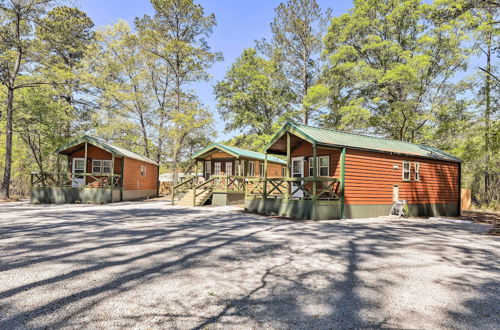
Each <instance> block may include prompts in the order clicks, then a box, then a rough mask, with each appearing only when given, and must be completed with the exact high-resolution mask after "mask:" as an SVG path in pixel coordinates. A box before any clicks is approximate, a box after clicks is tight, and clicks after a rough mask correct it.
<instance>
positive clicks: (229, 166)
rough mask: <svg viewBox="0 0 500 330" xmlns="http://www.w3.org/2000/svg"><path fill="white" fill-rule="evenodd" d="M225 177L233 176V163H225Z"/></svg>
mask: <svg viewBox="0 0 500 330" xmlns="http://www.w3.org/2000/svg"><path fill="white" fill-rule="evenodd" d="M226 175H233V163H230V162H228V163H226Z"/></svg>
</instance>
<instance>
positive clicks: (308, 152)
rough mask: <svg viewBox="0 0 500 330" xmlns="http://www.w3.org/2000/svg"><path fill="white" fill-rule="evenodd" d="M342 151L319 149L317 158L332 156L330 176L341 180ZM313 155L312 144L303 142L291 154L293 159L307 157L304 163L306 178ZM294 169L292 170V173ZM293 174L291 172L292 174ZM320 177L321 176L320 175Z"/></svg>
mask: <svg viewBox="0 0 500 330" xmlns="http://www.w3.org/2000/svg"><path fill="white" fill-rule="evenodd" d="M340 154H341V151H340V150H332V149H322V148H318V149H317V156H318V157H319V156H330V176H331V177H335V178H339V177H340ZM312 155H313V148H312V144H311V143H309V142H305V141H303V142H301V143H300V144H299V145H298V146H297V148H295V149H294V150H293V151H292V152H291V156H292V157H301V156H304V157H306V161H305V162H304V176H309V157H312ZM291 170H292V169H290V171H291ZM290 173H291V172H290ZM318 175H319V174H318Z"/></svg>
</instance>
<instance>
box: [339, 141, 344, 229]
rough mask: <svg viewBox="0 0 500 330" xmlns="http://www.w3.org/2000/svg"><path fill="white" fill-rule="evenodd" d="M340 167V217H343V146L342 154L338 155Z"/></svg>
mask: <svg viewBox="0 0 500 330" xmlns="http://www.w3.org/2000/svg"><path fill="white" fill-rule="evenodd" d="M340 162H341V168H340V189H341V194H340V218H341V219H345V195H344V188H345V148H342V154H341V156H340Z"/></svg>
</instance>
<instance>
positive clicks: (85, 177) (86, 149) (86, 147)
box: [84, 142, 88, 186]
mask: <svg viewBox="0 0 500 330" xmlns="http://www.w3.org/2000/svg"><path fill="white" fill-rule="evenodd" d="M87 153H88V143H87V142H85V174H87ZM84 180H85V186H87V175H84Z"/></svg>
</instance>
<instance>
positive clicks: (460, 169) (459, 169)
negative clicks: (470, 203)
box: [457, 163, 462, 216]
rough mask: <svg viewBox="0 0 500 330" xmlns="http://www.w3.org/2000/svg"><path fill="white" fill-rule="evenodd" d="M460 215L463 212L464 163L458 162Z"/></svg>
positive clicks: (458, 211)
mask: <svg viewBox="0 0 500 330" xmlns="http://www.w3.org/2000/svg"><path fill="white" fill-rule="evenodd" d="M457 205H458V210H457V214H458V216H460V215H461V213H462V163H458V204H457Z"/></svg>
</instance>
